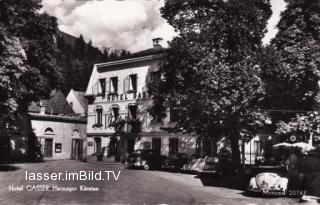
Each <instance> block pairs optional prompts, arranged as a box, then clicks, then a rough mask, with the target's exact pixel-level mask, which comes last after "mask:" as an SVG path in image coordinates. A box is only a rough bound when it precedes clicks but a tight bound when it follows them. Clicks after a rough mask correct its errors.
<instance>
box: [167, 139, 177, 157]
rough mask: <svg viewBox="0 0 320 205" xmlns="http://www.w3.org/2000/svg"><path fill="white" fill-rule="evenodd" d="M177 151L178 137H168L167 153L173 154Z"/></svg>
mask: <svg viewBox="0 0 320 205" xmlns="http://www.w3.org/2000/svg"><path fill="white" fill-rule="evenodd" d="M178 151H179V139H178V138H170V139H169V155H175V154H177V153H178Z"/></svg>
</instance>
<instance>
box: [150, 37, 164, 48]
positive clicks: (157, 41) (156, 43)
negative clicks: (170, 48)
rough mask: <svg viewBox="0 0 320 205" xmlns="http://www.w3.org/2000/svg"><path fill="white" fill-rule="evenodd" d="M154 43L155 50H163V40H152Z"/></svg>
mask: <svg viewBox="0 0 320 205" xmlns="http://www.w3.org/2000/svg"><path fill="white" fill-rule="evenodd" d="M152 41H153V47H154V48H162V46H161V44H162V41H163V38H154V39H152Z"/></svg>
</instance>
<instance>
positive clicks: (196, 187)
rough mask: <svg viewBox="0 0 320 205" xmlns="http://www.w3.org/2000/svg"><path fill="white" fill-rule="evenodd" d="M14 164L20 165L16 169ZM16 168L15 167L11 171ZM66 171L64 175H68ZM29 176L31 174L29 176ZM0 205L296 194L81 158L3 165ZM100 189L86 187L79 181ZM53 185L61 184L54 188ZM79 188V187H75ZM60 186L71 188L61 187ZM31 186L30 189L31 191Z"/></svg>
mask: <svg viewBox="0 0 320 205" xmlns="http://www.w3.org/2000/svg"><path fill="white" fill-rule="evenodd" d="M15 168H16V169H17V170H15ZM10 169H11V170H10ZM101 170H102V171H115V172H116V174H117V173H118V171H121V173H120V176H119V179H118V180H117V181H116V180H114V178H113V177H111V176H113V175H112V173H111V172H110V174H111V175H110V181H108V180H107V175H106V173H104V175H103V176H104V178H105V180H104V181H96V180H93V181H88V180H87V181H80V180H71V181H66V180H48V181H36V180H35V181H33V180H30V178H29V180H26V176H25V175H26V174H25V172H26V171H28V173H29V174H30V173H46V172H47V173H63V174H64V173H66V171H68V172H75V173H78V172H79V171H86V173H89V171H92V172H93V173H99V172H100V171H101ZM63 174H62V176H63ZM28 176H30V175H28ZM0 183H1V186H0V204H6V205H7V204H30V205H31V204H36V205H38V204H39V205H40V204H86V205H87V204H104V205H105V204H226V205H227V204H228V205H229V204H230V205H232V204H236V205H244V204H252V205H253V204H265V205H267V204H270V205H271V204H275V205H276V204H296V203H298V200H297V199H292V198H257V197H248V196H244V195H243V194H242V191H239V190H234V189H228V188H219V187H212V186H204V185H203V184H202V183H201V181H200V180H199V179H198V178H195V176H194V175H187V174H180V173H169V172H161V171H144V170H128V169H125V168H124V167H123V166H122V165H117V164H108V165H102V164H87V163H83V162H78V161H71V160H70V161H69V160H66V161H51V162H46V163H39V164H16V165H14V166H10V167H1V166H0ZM10 185H13V186H19V185H23V189H24V190H23V191H9V186H10ZM32 185H48V186H50V187H49V189H48V190H45V189H44V190H38V191H36V190H33V191H32V188H34V187H32ZM81 185H83V186H85V187H93V189H97V190H98V191H81V190H80V186H81ZM53 187H56V188H55V189H56V191H54V190H53V189H54V188H53ZM74 187H75V188H77V190H76V191H71V190H72V189H74ZM57 188H64V189H68V190H69V191H57ZM27 189H31V191H28V190H27Z"/></svg>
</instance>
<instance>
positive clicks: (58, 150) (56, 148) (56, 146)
mask: <svg viewBox="0 0 320 205" xmlns="http://www.w3.org/2000/svg"><path fill="white" fill-rule="evenodd" d="M54 148H55V149H54V152H55V153H61V150H62V144H61V143H56V144H55V146H54Z"/></svg>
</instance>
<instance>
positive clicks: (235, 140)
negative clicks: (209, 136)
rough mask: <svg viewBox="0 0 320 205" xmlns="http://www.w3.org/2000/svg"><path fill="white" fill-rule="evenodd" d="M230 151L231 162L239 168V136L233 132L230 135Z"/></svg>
mask: <svg viewBox="0 0 320 205" xmlns="http://www.w3.org/2000/svg"><path fill="white" fill-rule="evenodd" d="M230 141H231V150H232V162H233V163H234V164H235V165H236V166H237V167H238V168H240V166H241V158H240V154H241V153H240V147H239V134H238V133H237V132H233V133H232V134H231V139H230Z"/></svg>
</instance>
